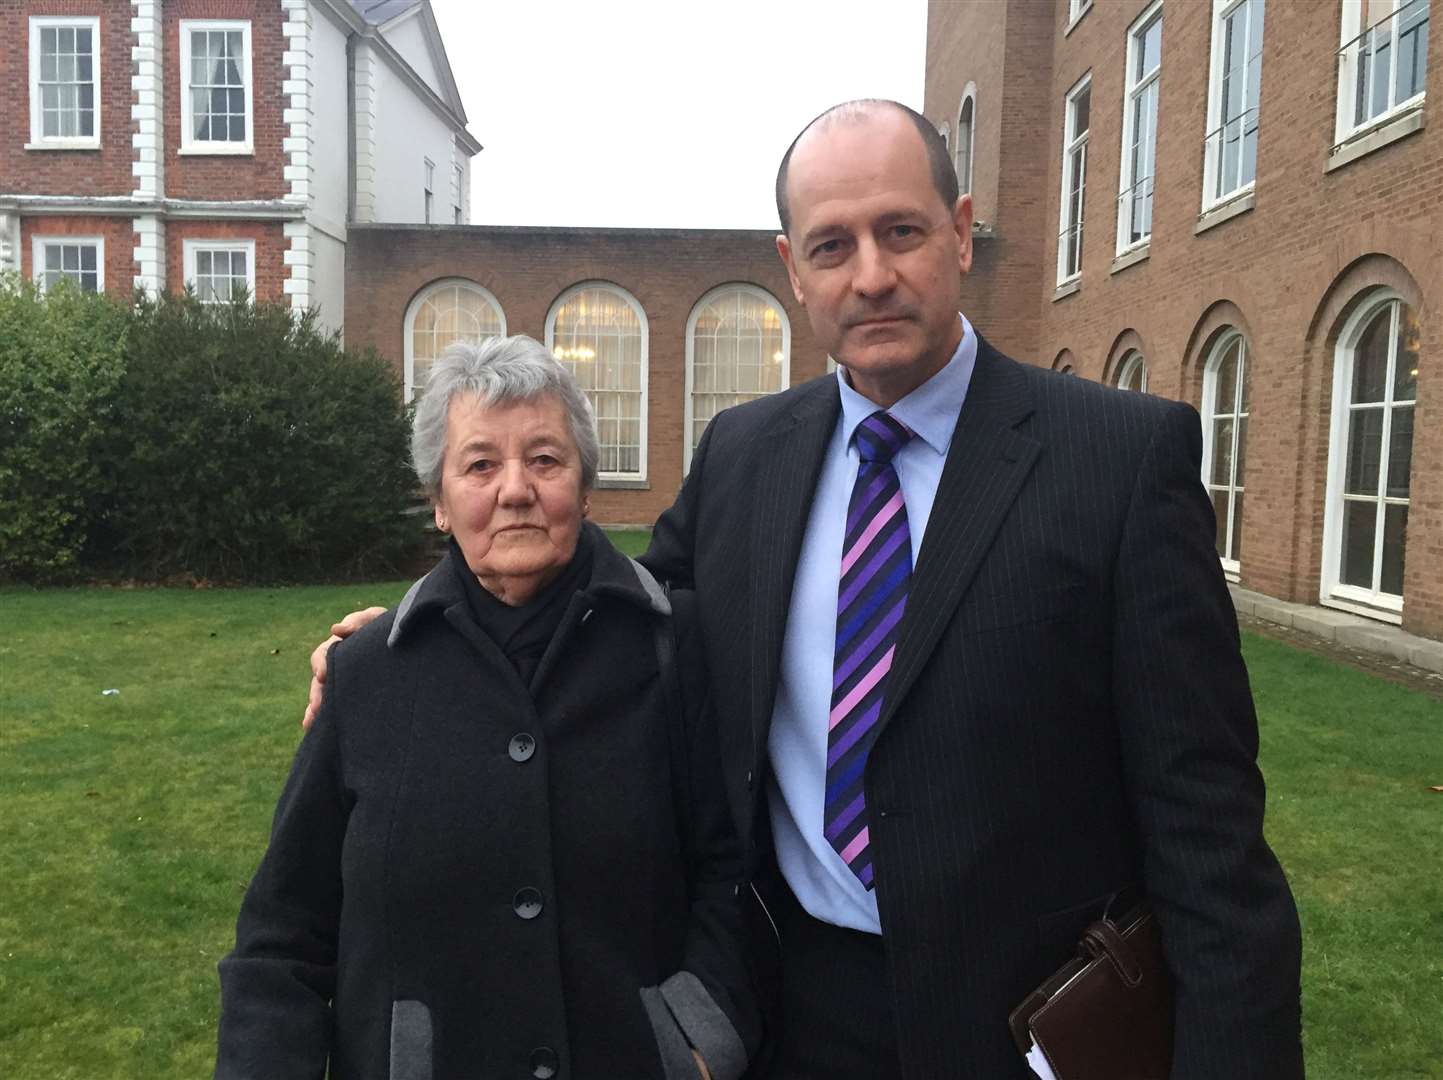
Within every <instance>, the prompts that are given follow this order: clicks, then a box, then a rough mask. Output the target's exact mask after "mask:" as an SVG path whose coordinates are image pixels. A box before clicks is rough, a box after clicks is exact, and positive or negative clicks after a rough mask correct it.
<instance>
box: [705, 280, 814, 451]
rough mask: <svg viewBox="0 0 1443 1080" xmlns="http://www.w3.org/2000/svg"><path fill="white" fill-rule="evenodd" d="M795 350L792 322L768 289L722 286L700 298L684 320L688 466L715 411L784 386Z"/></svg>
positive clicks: (752, 286)
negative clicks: (792, 350) (689, 316)
mask: <svg viewBox="0 0 1443 1080" xmlns="http://www.w3.org/2000/svg"><path fill="white" fill-rule="evenodd" d="M791 349H792V328H791V325H790V324H789V323H788V322H787V315H786V312H785V311H783V310H782V305H781V304H779V303H777V300H776V298H775V297H774V296H772V295H771V294H770V293H767V292H764V291H762V290H761V289H758V288H757V287H756V286H754V285H723V286H722V287H721V288H719V289H713V290H712V291H711V292H709V293H707V294H706V295H705V296H703V297H702V298H701V300H700V301H698V302H697V305H696V307H694V308H692V311H691V318H689V319H688V320H687V324H686V428H685V431H686V435H685V438H686V446H685V448H684V449H683V457H684V458H685V461H684V463H683V467H684V468H686V469H690V468H691V455H692V451H693V450H695V449H696V444H697V443H699V442H700V441H701V433H702V432H703V431H705V430H706V426H707V424H708V423H710V422H711V418H712V417H713V416H715V415H716V414H717V413H719V412H721V411H722V410H723V409H726V408H729V407H731V406H732V405H740V404H741V403H742V402H744V401H751V400H752V399H753V398H758V397H761V396H762V395H764V394H773V393H776V392H777V391H778V390H783V389H785V388H786V386H787V381H788V372H789V367H790V358H791Z"/></svg>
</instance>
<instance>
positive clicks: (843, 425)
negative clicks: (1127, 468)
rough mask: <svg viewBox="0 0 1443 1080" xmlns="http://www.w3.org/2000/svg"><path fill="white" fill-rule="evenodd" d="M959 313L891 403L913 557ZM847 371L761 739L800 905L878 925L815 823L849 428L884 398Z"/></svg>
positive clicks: (955, 405)
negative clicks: (942, 345)
mask: <svg viewBox="0 0 1443 1080" xmlns="http://www.w3.org/2000/svg"><path fill="white" fill-rule="evenodd" d="M958 318H961V319H962V341H961V344H959V345H958V346H957V351H956V352H955V353H953V354H952V359H951V360H949V361H948V362H947V366H946V367H944V368H943V369H942V370H941V371H939V372H937V374H935V375H933V376H932V377H931V378H930V379H928V380H927V381H926V382H925V383H923V384H922V385H921V386H919V387H917V389H915V390H913V391H912V392H911V393H910V394H908V395H907V396H906V397H904V398H902V399H901V400H900V401H898V402H897V403H896V404H895V405H893V406H892V407H891V409H889V410H888V411H889V412H890V413H891V414H892V415H893V416H894V417H896V418H897V419H898V420H900V421H901V422H902V423H904V424H906V425H907V426H908V427H909V428H911V429H912V430H913V431H914V432H915V433H916V438H914V439H913V440H912V441H911V442H909V443H908V444H907V445H906V446H905V447H903V448H902V449H901V450H900V451H899V452H898V453H897V456H896V457H895V458H893V459H892V464H893V465H894V467H895V468H896V470H897V478H898V480H899V481H900V482H901V485H902V498H903V499H904V500H905V501H906V504H907V527H908V530H909V532H910V534H911V541H912V565H913V567H915V566H916V565H917V554H918V552H919V551H920V550H921V548H922V537H923V534H924V533H925V531H926V528H927V519H928V517H929V516H930V515H931V513H932V500H933V498H934V497H935V496H936V494H937V485H938V484H939V483H940V482H941V479H942V466H943V464H945V462H946V460H947V448H948V447H949V446H950V445H951V444H952V432H953V431H954V430H955V429H956V427H957V414H958V412H959V411H960V410H961V408H962V401H963V399H964V398H965V397H966V396H967V386H968V384H969V383H970V382H971V381H972V368H973V366H974V365H975V363H976V361H977V335H976V333H975V332H974V331H973V329H972V325H971V324H970V323H969V322H968V321H967V320H966V318H964V317H962V316H960V315H959V316H958ZM844 375H845V369H843V368H838V369H837V383H838V385H839V386H840V387H841V391H842V413H841V416H839V417H838V419H837V429H836V430H835V431H834V432H833V433H832V439H831V442H829V443H828V444H827V450H826V456H825V458H824V459H823V461H822V471H821V475H820V476H819V477H818V479H817V488H816V492H815V494H814V495H813V498H812V508H811V514H810V516H809V517H808V519H807V531H806V535H805V536H804V537H803V539H802V551H801V557H800V559H799V560H798V561H797V574H796V579H795V581H794V582H793V585H792V602H791V607H790V608H789V609H788V611H787V628H786V636H785V638H784V639H783V642H782V667H781V679H780V681H779V684H778V687H777V700H776V706H775V708H774V709H773V711H772V728H771V735H770V737H769V740H768V745H767V750H768V753H769V754H770V755H771V764H772V768H771V790H770V791H769V792H768V795H769V798H768V800H767V804H768V806H769V807H770V812H771V820H772V837H773V840H774V841H775V844H776V849H777V862H778V863H779V864H780V866H781V870H782V874H783V876H784V877H785V878H786V879H787V884H789V885H790V886H791V888H792V891H793V892H794V893H795V894H796V896H797V899H798V900H799V901H801V904H802V906H803V907H804V908H806V909H807V911H809V912H810V913H811V914H812V915H813V916H814V917H815V918H818V919H821V920H823V921H824V922H829V923H832V924H834V925H836V926H844V927H847V928H849V929H852V930H863V931H867V932H870V933H873V934H880V933H881V932H882V924H881V921H880V919H879V918H878V916H877V895H876V893H874V892H869V891H868V890H867V889H866V888H865V887H863V885H862V883H861V882H860V881H858V880H857V877H856V875H855V874H853V873H852V871H851V870H849V869H848V868H847V864H846V863H844V862H843V861H842V857H841V856H840V855H838V854H837V852H836V851H835V850H834V849H833V847H832V845H831V844H830V843H829V842H828V840H827V838H826V837H825V836H824V835H823V834H822V809H823V802H824V799H825V794H826V786H827V716H828V714H829V713H830V711H831V705H832V662H833V655H832V654H833V649H834V645H835V641H836V633H837V578H838V575H839V574H840V571H841V565H842V538H843V532H844V530H845V528H846V522H847V504H848V502H849V501H850V500H851V497H852V484H853V482H854V481H855V480H856V478H857V466H858V464H859V462H860V458H859V457H858V454H857V448H856V447H855V446H854V445H853V444H852V432H853V431H855V430H856V427H857V425H858V424H860V423H861V422H862V421H863V420H865V419H866V418H867V417H868V416H870V415H871V414H872V413H874V412H876V411H877V409H878V408H879V406H877V405H876V404H874V403H873V402H871V401H869V400H867V399H866V398H865V397H863V396H862V395H861V394H859V393H857V392H856V391H855V390H853V389H852V388H851V386H850V385H848V383H847V380H846V378H845V377H844Z"/></svg>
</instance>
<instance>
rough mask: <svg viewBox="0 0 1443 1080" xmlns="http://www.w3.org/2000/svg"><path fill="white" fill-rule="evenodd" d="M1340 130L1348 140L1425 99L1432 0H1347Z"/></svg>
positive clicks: (1340, 81) (1340, 78)
mask: <svg viewBox="0 0 1443 1080" xmlns="http://www.w3.org/2000/svg"><path fill="white" fill-rule="evenodd" d="M1342 36H1343V44H1342V47H1341V48H1340V49H1339V50H1338V131H1337V141H1338V142H1340V143H1341V142H1343V141H1344V140H1346V139H1347V138H1348V137H1349V136H1351V135H1353V134H1354V133H1356V132H1358V131H1360V130H1362V129H1364V128H1367V127H1371V126H1372V125H1373V124H1375V123H1377V122H1378V121H1380V120H1384V119H1387V118H1388V117H1389V116H1391V115H1393V114H1395V113H1401V112H1404V111H1406V110H1408V109H1411V108H1413V107H1415V106H1417V105H1418V104H1420V103H1421V102H1422V100H1423V91H1424V83H1425V82H1426V80H1427V75H1428V0H1343V18H1342Z"/></svg>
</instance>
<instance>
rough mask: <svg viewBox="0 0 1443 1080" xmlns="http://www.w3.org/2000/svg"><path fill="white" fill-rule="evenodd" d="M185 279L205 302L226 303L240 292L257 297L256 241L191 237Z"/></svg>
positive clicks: (186, 247) (186, 256)
mask: <svg viewBox="0 0 1443 1080" xmlns="http://www.w3.org/2000/svg"><path fill="white" fill-rule="evenodd" d="M183 247H184V249H185V282H186V284H187V285H189V286H190V287H191V288H193V289H194V290H195V295H196V299H198V300H199V301H200V302H201V303H202V304H226V303H229V302H230V301H231V300H232V299H233V298H234V297H235V296H237V295H246V296H250V297H251V298H254V297H255V291H256V244H255V241H254V240H187V241H185V243H184V245H183Z"/></svg>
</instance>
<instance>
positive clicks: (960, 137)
mask: <svg viewBox="0 0 1443 1080" xmlns="http://www.w3.org/2000/svg"><path fill="white" fill-rule="evenodd" d="M976 109H977V97H976V95H975V94H973V93H971V92H970V91H969V92H968V93H967V95H966V96H965V97H964V98H963V99H962V108H961V109H960V110H958V112H957V152H956V154H955V158H956V162H957V190H958V191H960V192H961V193H962V194H963V195H967V194H970V193H971V191H972V148H973V146H974V145H975V144H976V140H975V139H974V137H973V126H974V120H973V116H974V113H975V112H976Z"/></svg>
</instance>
